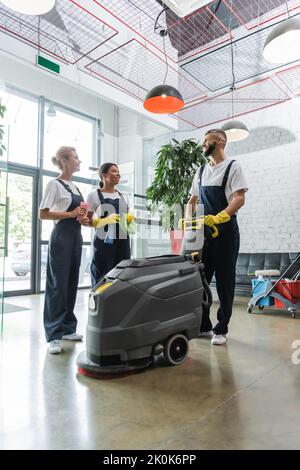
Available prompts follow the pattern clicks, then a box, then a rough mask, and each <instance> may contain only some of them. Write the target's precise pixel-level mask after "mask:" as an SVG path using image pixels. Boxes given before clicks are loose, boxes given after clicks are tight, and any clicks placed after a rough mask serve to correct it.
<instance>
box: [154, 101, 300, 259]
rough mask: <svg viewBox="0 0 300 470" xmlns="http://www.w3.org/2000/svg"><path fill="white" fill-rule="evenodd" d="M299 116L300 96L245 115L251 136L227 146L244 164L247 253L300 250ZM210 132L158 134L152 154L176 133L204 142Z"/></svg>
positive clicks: (243, 213)
mask: <svg viewBox="0 0 300 470" xmlns="http://www.w3.org/2000/svg"><path fill="white" fill-rule="evenodd" d="M299 116H300V98H295V99H294V100H290V101H288V102H286V103H284V104H280V105H277V106H273V107H271V108H267V109H265V110H262V111H258V112H255V113H251V114H248V115H246V116H243V121H244V122H245V124H246V125H247V126H248V127H249V129H250V132H251V134H250V137H249V138H248V139H246V140H244V141H242V142H239V143H232V144H229V145H228V147H227V156H228V157H230V158H234V159H236V160H238V161H239V162H240V164H241V166H242V168H243V170H244V173H245V176H246V179H247V182H248V186H249V191H248V193H247V194H246V205H245V206H244V207H243V208H242V209H241V211H240V213H239V216H238V220H239V226H240V232H241V248H240V252H242V253H247V252H250V253H259V252H298V251H300V120H299ZM222 124H223V123H220V124H219V125H220V127H221V126H222ZM206 130H208V128H203V129H200V130H197V131H194V132H186V131H185V132H176V133H175V134H167V135H166V136H165V137H164V138H162V137H159V138H157V139H155V140H154V141H153V155H154V154H155V153H156V152H157V150H158V148H159V146H161V145H163V141H165V142H167V141H169V139H170V138H171V137H172V136H174V135H175V138H176V139H178V140H183V139H187V138H191V137H193V138H195V139H198V140H200V142H202V139H203V136H204V134H205V132H206Z"/></svg>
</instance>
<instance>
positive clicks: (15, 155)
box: [1, 91, 38, 166]
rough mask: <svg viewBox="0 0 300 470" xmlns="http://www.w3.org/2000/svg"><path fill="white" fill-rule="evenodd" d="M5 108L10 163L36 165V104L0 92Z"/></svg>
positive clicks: (32, 101) (33, 101) (35, 102)
mask: <svg viewBox="0 0 300 470" xmlns="http://www.w3.org/2000/svg"><path fill="white" fill-rule="evenodd" d="M1 97H2V103H3V105H4V106H6V112H5V115H4V124H5V125H6V126H8V136H7V137H8V138H9V152H8V155H7V157H8V160H9V161H10V162H15V163H22V164H23V165H30V166H36V165H37V139H38V103H37V101H35V100H30V99H28V98H24V97H21V96H18V95H15V94H12V93H8V92H4V91H2V92H1Z"/></svg>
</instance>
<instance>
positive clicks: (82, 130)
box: [44, 104, 98, 178]
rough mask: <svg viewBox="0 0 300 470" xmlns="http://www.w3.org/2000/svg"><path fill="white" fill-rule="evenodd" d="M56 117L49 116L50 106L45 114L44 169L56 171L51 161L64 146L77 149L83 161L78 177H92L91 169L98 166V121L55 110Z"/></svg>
mask: <svg viewBox="0 0 300 470" xmlns="http://www.w3.org/2000/svg"><path fill="white" fill-rule="evenodd" d="M54 110H55V115H49V112H48V111H49V108H48V104H46V112H45V141H44V169H46V170H51V171H54V170H55V167H54V166H53V163H52V161H51V158H52V157H53V155H55V153H56V151H57V149H58V148H59V147H61V146H62V145H67V146H71V147H75V148H76V150H77V153H78V156H79V158H80V160H81V162H82V163H81V169H80V173H78V176H80V177H83V178H90V177H91V170H90V169H89V168H90V167H95V166H98V159H97V152H96V137H95V135H96V133H95V124H96V121H93V120H92V119H90V120H89V119H87V118H83V117H81V116H75V114H71V113H68V112H65V111H62V110H61V109H57V108H56V109H55V108H54Z"/></svg>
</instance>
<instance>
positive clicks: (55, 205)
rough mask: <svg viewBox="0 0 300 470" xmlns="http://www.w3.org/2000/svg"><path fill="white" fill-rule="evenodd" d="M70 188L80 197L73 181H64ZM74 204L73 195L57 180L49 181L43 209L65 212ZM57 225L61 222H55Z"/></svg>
mask: <svg viewBox="0 0 300 470" xmlns="http://www.w3.org/2000/svg"><path fill="white" fill-rule="evenodd" d="M62 181H63V182H64V183H65V184H66V185H68V186H69V188H70V189H71V191H72V192H73V193H74V194H77V195H80V193H79V191H78V190H77V188H76V186H75V184H74V183H73V182H72V181H66V180H62ZM71 202H72V195H71V194H70V193H69V191H67V190H66V189H65V188H64V186H63V185H62V184H61V183H60V182H59V181H57V179H54V180H51V181H49V183H48V184H47V186H46V189H45V192H44V196H43V199H42V201H41V204H40V210H41V209H49V210H50V211H54V212H65V211H66V210H67V209H68V207H69V206H70V204H71ZM54 222H55V223H57V222H59V220H55V221H54Z"/></svg>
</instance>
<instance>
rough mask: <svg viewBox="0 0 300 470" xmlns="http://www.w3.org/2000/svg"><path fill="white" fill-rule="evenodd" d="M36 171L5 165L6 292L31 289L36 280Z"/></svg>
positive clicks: (28, 290) (15, 292)
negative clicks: (6, 166)
mask: <svg viewBox="0 0 300 470" xmlns="http://www.w3.org/2000/svg"><path fill="white" fill-rule="evenodd" d="M35 184H36V173H35V171H33V172H30V171H25V170H23V169H19V168H17V167H16V166H15V165H10V164H8V171H7V189H6V191H7V206H6V210H7V216H6V222H7V224H6V227H7V231H8V233H9V237H8V240H7V246H6V253H5V257H6V258H5V270H4V282H5V289H4V291H5V295H6V296H12V295H20V294H27V293H32V292H33V291H34V280H35V264H36V263H35V261H36V256H35V252H36V249H35V246H36V244H35V237H34V234H35V227H36V222H37V220H36V214H35V210H34V208H35V201H34V195H35V193H36V191H35Z"/></svg>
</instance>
